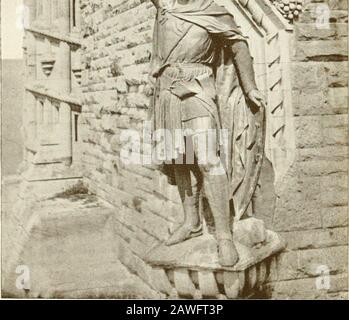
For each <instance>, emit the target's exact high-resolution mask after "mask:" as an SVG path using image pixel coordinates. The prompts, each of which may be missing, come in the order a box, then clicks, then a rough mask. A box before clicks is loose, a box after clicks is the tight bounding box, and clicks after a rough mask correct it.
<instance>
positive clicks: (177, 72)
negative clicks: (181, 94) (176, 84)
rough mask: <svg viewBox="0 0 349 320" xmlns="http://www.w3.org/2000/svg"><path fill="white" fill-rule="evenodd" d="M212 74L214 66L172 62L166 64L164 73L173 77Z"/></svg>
mask: <svg viewBox="0 0 349 320" xmlns="http://www.w3.org/2000/svg"><path fill="white" fill-rule="evenodd" d="M211 74H212V68H211V67H210V66H208V65H205V64H201V63H171V64H168V65H167V66H166V68H165V69H164V71H163V75H166V76H169V77H171V78H179V79H181V78H183V77H184V78H187V77H188V76H189V78H195V77H197V76H201V75H206V76H209V75H211Z"/></svg>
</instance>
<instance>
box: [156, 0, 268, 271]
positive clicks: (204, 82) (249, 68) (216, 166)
mask: <svg viewBox="0 0 349 320" xmlns="http://www.w3.org/2000/svg"><path fill="white" fill-rule="evenodd" d="M152 2H153V4H154V5H155V6H156V8H157V15H156V22H155V28H154V40H153V41H154V45H153V54H152V63H151V77H150V78H151V81H152V83H153V85H154V91H153V98H152V107H151V116H152V121H153V122H152V123H153V133H154V134H156V132H157V131H158V130H167V131H168V132H170V135H165V138H166V139H165V140H166V142H165V143H166V148H165V152H164V153H165V158H162V163H163V166H162V168H163V169H164V171H165V172H167V173H168V174H169V175H171V176H173V177H174V179H175V183H176V184H177V186H178V190H179V193H180V196H181V199H182V203H183V208H184V212H185V219H184V222H183V224H182V225H181V226H180V227H179V228H178V229H177V230H175V231H174V232H173V233H172V235H171V236H170V237H169V239H168V240H167V243H166V244H167V245H168V246H171V245H175V244H178V243H180V242H183V241H185V240H187V239H190V238H192V237H197V236H200V235H201V234H202V232H203V231H202V229H203V228H202V219H201V217H200V214H199V199H200V193H201V192H204V194H205V197H206V198H207V200H208V204H209V207H210V211H211V213H212V218H213V221H214V225H215V236H216V239H217V246H218V256H219V263H220V264H221V265H222V266H233V265H235V264H236V263H237V261H238V259H239V258H238V253H237V251H236V248H235V245H234V243H233V235H232V230H233V228H232V220H233V219H234V221H238V220H240V219H241V218H242V217H243V216H244V215H248V214H251V212H252V211H253V210H252V209H251V199H252V197H253V194H254V192H255V189H256V186H257V182H258V178H259V174H260V170H261V166H262V161H263V151H264V128H265V125H264V100H263V96H262V94H261V93H260V92H259V91H258V89H257V86H256V83H255V78H254V70H253V61H252V58H251V55H250V52H249V48H248V45H247V41H246V38H245V37H244V35H243V34H242V33H241V32H240V30H239V28H238V27H237V25H236V23H235V21H234V18H233V16H232V15H231V14H230V13H229V12H228V11H227V10H226V9H225V8H223V7H221V6H219V5H217V4H216V3H215V2H214V1H213V0H175V1H160V0H152ZM222 129H225V130H226V132H228V135H224V134H222V132H223V133H224V131H222ZM177 132H180V135H179V139H178V134H177ZM212 132H214V133H215V135H214V138H215V141H216V142H217V143H216V144H215V145H214V146H211V145H210V144H209V143H207V144H205V143H202V141H209V140H210V139H212ZM201 138H203V140H202V139H201ZM200 139H201V140H200ZM174 141H175V142H174ZM202 144H204V145H205V146H206V147H205V148H203V149H204V150H205V151H207V152H208V153H214V155H215V156H216V157H217V158H218V159H219V161H209V160H208V157H207V152H201V151H202V148H201V147H202ZM191 154H193V161H191V160H190V158H191ZM183 155H184V156H183ZM181 156H182V159H183V158H184V162H183V164H179V163H178V159H180V158H181ZM222 159H226V160H222ZM165 160H166V161H165ZM230 205H231V207H232V208H230ZM231 212H233V217H232V214H231ZM232 218H233V219H232Z"/></svg>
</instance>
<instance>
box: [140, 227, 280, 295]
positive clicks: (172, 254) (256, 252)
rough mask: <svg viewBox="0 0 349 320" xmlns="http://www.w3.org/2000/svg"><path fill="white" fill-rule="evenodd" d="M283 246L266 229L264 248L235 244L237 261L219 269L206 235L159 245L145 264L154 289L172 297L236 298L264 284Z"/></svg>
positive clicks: (213, 242)
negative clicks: (275, 256)
mask: <svg viewBox="0 0 349 320" xmlns="http://www.w3.org/2000/svg"><path fill="white" fill-rule="evenodd" d="M284 246H285V244H284V241H283V240H282V239H281V238H280V237H279V236H278V234H277V233H275V232H273V231H269V230H267V231H266V241H265V242H264V243H263V245H260V246H257V247H253V248H249V247H247V246H244V245H242V244H240V243H236V247H237V250H238V253H239V257H240V260H239V262H238V263H237V264H236V265H235V266H234V267H222V266H220V265H219V263H218V255H217V245H216V240H215V239H214V237H213V236H211V235H209V234H206V235H203V236H201V237H199V238H194V239H190V240H188V241H185V242H183V243H180V244H178V245H174V246H171V247H167V246H165V245H164V244H161V245H159V246H157V247H156V248H153V249H152V250H151V251H150V252H149V253H148V254H147V258H146V261H147V262H148V263H149V264H150V265H151V266H152V267H153V269H154V283H155V285H156V287H157V289H158V290H159V291H160V292H162V293H165V294H167V295H169V296H170V297H172V298H176V297H178V298H182V297H183V298H194V299H196V298H218V299H226V298H228V299H236V298H239V297H246V296H249V295H250V294H251V293H252V292H253V291H254V290H255V289H258V288H259V287H260V286H261V285H262V284H263V283H265V281H266V280H267V279H268V277H269V273H270V264H271V263H273V259H274V258H273V256H274V255H275V254H276V253H278V252H279V251H281V250H282V249H283V248H284Z"/></svg>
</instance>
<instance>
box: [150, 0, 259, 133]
mask: <svg viewBox="0 0 349 320" xmlns="http://www.w3.org/2000/svg"><path fill="white" fill-rule="evenodd" d="M154 42H155V43H156V45H155V46H154V50H153V63H152V64H153V70H152V74H153V76H154V77H155V78H156V79H157V90H156V95H155V97H154V98H155V100H154V103H153V108H154V109H153V124H154V128H153V129H154V130H159V129H167V130H170V132H171V134H172V136H174V130H176V129H188V127H187V125H186V124H187V123H188V120H191V119H195V118H199V117H210V118H211V120H212V122H211V123H212V125H211V127H212V129H219V128H220V127H221V123H220V119H219V114H218V108H217V92H216V87H215V65H216V62H217V59H219V57H220V52H221V50H222V48H223V47H224V46H225V47H228V46H229V47H230V48H231V50H232V52H233V57H234V63H235V65H236V66H237V70H238V74H239V78H240V82H241V86H242V88H243V90H244V91H245V92H249V91H250V90H252V89H255V88H256V84H255V80H254V73H253V67H252V58H251V56H250V54H249V50H248V46H247V43H246V39H245V38H244V37H243V36H242V34H241V33H240V31H239V29H238V28H237V26H236V24H235V22H234V19H233V17H232V16H231V15H230V14H229V13H228V12H227V11H226V10H225V9H224V8H222V7H220V6H218V5H216V4H215V3H214V2H213V1H211V0H207V1H206V0H203V1H195V2H194V3H192V4H188V5H176V6H175V7H173V8H161V9H159V10H158V12H157V19H156V25H155V28H154ZM189 129H190V128H189Z"/></svg>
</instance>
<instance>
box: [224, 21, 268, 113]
mask: <svg viewBox="0 0 349 320" xmlns="http://www.w3.org/2000/svg"><path fill="white" fill-rule="evenodd" d="M221 19H222V20H223V21H222V22H223V23H224V24H226V25H227V26H229V27H230V28H232V29H235V30H236V29H238V28H237V25H236V23H235V21H234V18H233V16H231V15H228V14H227V15H225V16H223V17H221ZM220 38H221V41H222V42H223V43H224V56H225V61H224V63H225V64H226V65H230V64H232V63H234V66H235V68H236V71H237V73H238V77H239V80H240V85H241V87H242V90H243V91H244V93H245V95H246V96H247V97H248V98H249V99H250V100H251V101H252V102H253V103H254V104H256V105H257V106H258V107H263V106H264V105H265V103H264V98H263V95H262V94H261V93H260V92H259V90H258V88H257V85H256V81H255V73H254V69H253V59H252V56H251V53H250V50H249V48H248V44H247V41H246V40H245V39H243V38H236V37H231V35H230V33H229V32H224V33H222V34H221V35H220Z"/></svg>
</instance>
